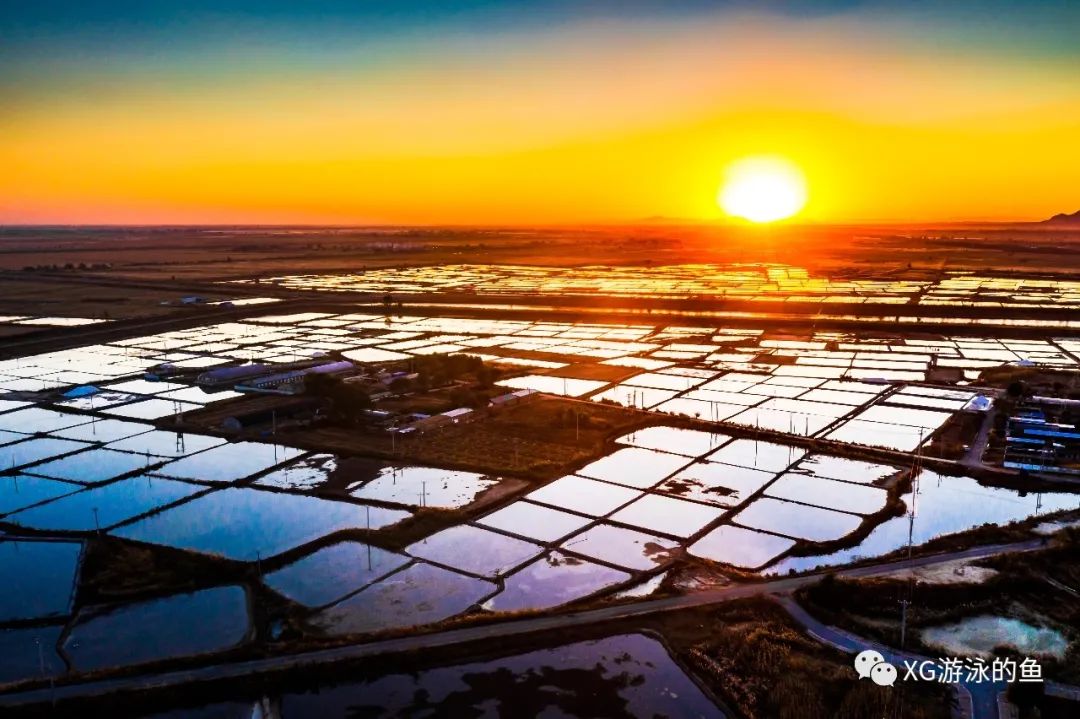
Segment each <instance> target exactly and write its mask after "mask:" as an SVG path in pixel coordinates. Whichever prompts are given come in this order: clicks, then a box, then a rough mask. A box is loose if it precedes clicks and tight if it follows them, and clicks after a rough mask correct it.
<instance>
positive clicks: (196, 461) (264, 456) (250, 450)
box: [157, 442, 303, 482]
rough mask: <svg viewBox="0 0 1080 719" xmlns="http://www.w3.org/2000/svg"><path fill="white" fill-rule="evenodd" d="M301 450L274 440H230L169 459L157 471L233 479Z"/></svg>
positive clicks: (202, 478) (207, 479)
mask: <svg viewBox="0 0 1080 719" xmlns="http://www.w3.org/2000/svg"><path fill="white" fill-rule="evenodd" d="M301 454H303V450H300V449H294V448H293V447H284V446H282V445H278V444H262V443H260V442H234V443H229V444H222V445H219V446H217V447H212V448H210V449H208V450H206V451H204V452H199V453H198V454H192V455H188V456H187V457H184V458H182V459H178V460H176V461H175V462H170V463H169V464H166V465H165V466H164V467H161V468H160V469H159V470H157V471H158V473H159V474H163V475H165V476H166V477H177V478H179V479H191V480H196V481H200V482H234V481H236V480H238V479H243V478H244V477H248V476H251V475H252V474H255V473H257V472H262V471H264V470H266V469H269V468H270V467H273V466H276V465H278V464H282V463H283V462H287V461H288V460H290V459H295V458H296V457H298V456H300V455H301Z"/></svg>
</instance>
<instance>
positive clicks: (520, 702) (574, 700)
mask: <svg viewBox="0 0 1080 719" xmlns="http://www.w3.org/2000/svg"><path fill="white" fill-rule="evenodd" d="M612 707H620V708H621V713H620V714H619V716H634V717H660V716H662V717H669V718H670V719H704V718H705V717H710V718H712V717H723V716H724V714H723V712H721V711H720V709H719V708H718V707H717V706H716V705H715V704H714V703H713V702H712V701H711V700H710V699H709V698H708V697H707V696H706V695H705V694H704V692H702V690H701V689H700V688H699V687H698V685H697V684H696V683H694V681H693V680H692V679H691V678H690V677H689V676H687V675H686V674H685V673H684V672H683V671H682V669H681V668H680V667H679V665H678V664H676V663H675V661H674V660H673V659H672V658H671V656H670V655H669V654H668V653H667V650H666V649H664V646H663V645H662V644H661V643H660V642H658V641H657V640H655V639H653V638H651V637H647V636H645V635H642V634H626V635H620V636H614V637H607V638H604V639H598V640H590V641H583V642H576V643H574V644H567V645H564V646H561V647H555V648H551V649H541V650H537V651H532V652H527V653H524V654H518V655H516V656H510V657H503V658H500V659H496V660H493V661H489V662H474V663H470V664H460V665H457V666H451V667H441V668H436V669H428V670H424V671H419V672H412V673H407V674H406V673H402V674H390V675H384V676H381V677H377V678H371V679H366V680H362V681H358V682H354V683H350V684H341V685H337V686H324V687H320V688H319V689H318V691H315V692H309V693H294V694H285V695H284V696H282V698H281V715H282V717H283V719H291V718H292V717H315V716H317V717H338V716H364V717H373V718H374V717H400V716H430V715H435V714H438V715H442V716H454V717H465V716H491V717H497V716H502V717H512V716H563V717H580V718H581V719H586V718H590V719H591V718H592V717H598V716H611V712H612Z"/></svg>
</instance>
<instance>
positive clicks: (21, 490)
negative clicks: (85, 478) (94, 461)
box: [0, 474, 84, 514]
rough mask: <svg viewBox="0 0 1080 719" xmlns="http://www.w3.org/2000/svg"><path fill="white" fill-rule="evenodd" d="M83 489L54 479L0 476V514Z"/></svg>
mask: <svg viewBox="0 0 1080 719" xmlns="http://www.w3.org/2000/svg"><path fill="white" fill-rule="evenodd" d="M81 489H84V487H83V486H82V485H81V484H70V483H68V482H60V481H57V480H55V479H43V478H41V477H31V476H29V475H25V474H10V475H0V514H7V513H8V512H15V511H18V510H20V509H23V508H24V507H29V506H31V505H34V504H38V503H39V502H44V501H46V500H49V499H56V498H57V497H63V496H64V495H65V494H71V493H72V492H78V491H79V490H81Z"/></svg>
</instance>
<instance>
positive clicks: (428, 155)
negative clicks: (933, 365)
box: [0, 0, 1080, 224]
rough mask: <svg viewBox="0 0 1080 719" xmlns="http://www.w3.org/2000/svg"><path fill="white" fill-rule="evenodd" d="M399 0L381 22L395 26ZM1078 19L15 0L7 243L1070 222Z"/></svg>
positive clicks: (6, 21) (10, 42)
mask: <svg viewBox="0 0 1080 719" xmlns="http://www.w3.org/2000/svg"><path fill="white" fill-rule="evenodd" d="M380 6H381V7H380ZM1077 37H1080V3H1077V2H1071V1H1070V0H1057V1H1053V0H1028V1H1026V2H1004V1H998V0H988V1H984V2H971V1H969V0H954V1H952V2H941V1H940V0H935V1H934V2H924V1H923V0H908V1H907V2H903V3H888V2H857V1H855V0H849V1H843V0H833V1H831V2H830V1H827V0H824V1H820V2H814V1H812V0H803V1H798V0H795V1H792V2H772V3H770V2H753V3H751V2H707V1H705V0H696V1H695V0H684V1H680V0H674V1H669V2H643V1H641V2H635V1H634V0H621V1H619V2H615V1H614V0H612V1H594V2H589V1H588V0H584V1H580V0H579V1H578V2H570V1H569V0H567V1H565V2H522V1H517V2H515V1H512V0H502V1H499V0H486V1H483V0H474V1H472V2H461V1H455V0H441V1H432V2H420V1H419V0H397V1H396V2H387V3H385V4H384V3H371V2H359V1H356V2H345V1H344V0H338V1H333V0H306V1H305V2H279V1H276V0H259V1H255V0H250V1H246V2H244V1H240V2H237V1H235V0H234V1H232V2H229V1H227V0H226V1H222V2H210V1H209V0H187V1H186V2H171V1H170V0H157V1H153V2H151V1H149V0H127V1H122V2H93V1H92V0H84V1H83V2H74V1H72V2H68V1H66V0H60V1H50V0H40V1H38V2H24V3H3V4H0V164H2V167H3V169H4V172H3V173H0V223H73V224H74V223H98V224H104V223H244V222H258V223H341V224H349V223H384V222H385V223H456V224H469V223H484V224H503V223H566V222H594V221H595V222H618V221H632V220H634V219H638V218H643V217H648V216H656V215H662V216H668V217H677V218H689V219H713V218H717V217H719V216H720V211H719V209H718V208H717V207H716V203H715V197H716V191H717V187H718V185H719V183H720V181H721V178H722V177H723V173H724V168H725V166H726V165H727V164H728V163H730V162H732V161H733V160H736V159H738V158H741V157H744V156H748V155H759V154H769V155H780V156H783V157H787V158H789V159H790V160H792V161H793V162H795V163H797V164H798V165H799V166H800V167H801V168H802V169H803V171H804V173H805V175H806V176H807V179H808V182H809V187H810V202H809V204H808V206H807V208H806V211H805V212H804V213H803V215H802V219H805V220H809V221H823V222H848V221H864V220H866V221H870V220H873V221H877V220H895V221H937V220H974V219H989V220H1000V219H1040V218H1043V217H1046V216H1049V215H1051V214H1054V213H1056V212H1061V211H1070V212H1071V211H1074V210H1077V209H1080V141H1078V139H1077V138H1080V42H1077V40H1076V38H1077Z"/></svg>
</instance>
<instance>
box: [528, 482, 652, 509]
mask: <svg viewBox="0 0 1080 719" xmlns="http://www.w3.org/2000/svg"><path fill="white" fill-rule="evenodd" d="M640 496H641V492H639V491H637V490H633V489H630V488H628V487H622V486H620V485H616V484H608V483H607V482H600V481H598V480H595V479H588V478H586V477H578V476H575V475H570V476H569V477H562V478H560V479H556V480H555V481H554V482H552V483H550V484H548V485H545V486H543V487H541V488H540V489H538V490H536V491H535V492H532V493H531V494H529V495H528V496H527V497H526V499H530V500H532V501H534V502H540V503H542V504H548V505H551V506H552V507H557V508H561V509H569V510H571V511H574V512H581V513H582V514H587V515H589V516H590V517H601V516H603V515H605V514H608V513H609V512H612V511H613V510H615V509H617V508H618V507H621V506H622V505H624V504H626V503H627V502H631V501H633V500H634V499H636V498H638V497H640Z"/></svg>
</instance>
